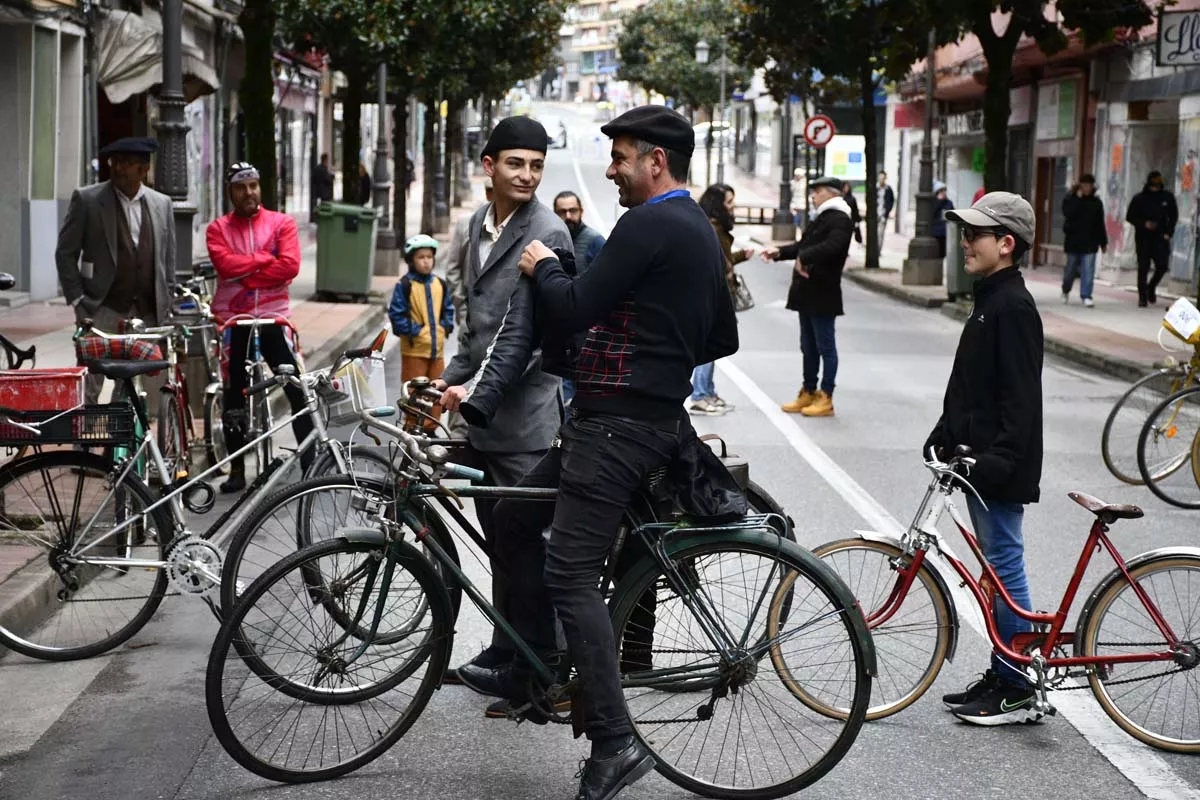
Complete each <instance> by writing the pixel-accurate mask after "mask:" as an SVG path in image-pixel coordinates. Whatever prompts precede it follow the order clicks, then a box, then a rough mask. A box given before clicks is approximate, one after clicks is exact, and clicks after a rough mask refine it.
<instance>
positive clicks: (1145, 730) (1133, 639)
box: [1076, 554, 1200, 753]
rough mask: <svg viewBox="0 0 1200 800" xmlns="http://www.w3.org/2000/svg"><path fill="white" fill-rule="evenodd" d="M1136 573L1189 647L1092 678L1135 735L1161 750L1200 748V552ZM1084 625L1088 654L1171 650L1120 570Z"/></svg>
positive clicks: (1081, 637) (1082, 647)
mask: <svg viewBox="0 0 1200 800" xmlns="http://www.w3.org/2000/svg"><path fill="white" fill-rule="evenodd" d="M1130 574H1131V577H1132V578H1133V579H1134V580H1135V581H1136V582H1137V584H1138V585H1139V586H1140V587H1141V588H1142V590H1143V591H1144V592H1145V593H1146V595H1147V596H1148V597H1149V598H1150V600H1151V602H1153V604H1154V606H1155V607H1156V608H1157V609H1158V611H1159V613H1160V614H1161V615H1162V618H1163V620H1164V621H1165V622H1166V623H1167V625H1168V626H1170V629H1171V630H1172V631H1173V632H1174V634H1175V636H1176V637H1178V639H1179V641H1180V645H1181V652H1180V654H1179V655H1178V656H1177V657H1176V658H1175V660H1172V661H1143V662H1132V663H1126V664H1113V665H1108V666H1098V667H1096V668H1095V669H1093V670H1091V671H1090V674H1089V676H1088V681H1089V683H1091V687H1092V692H1093V693H1094V694H1095V695H1096V699H1097V700H1099V701H1100V705H1101V707H1102V708H1103V709H1104V710H1105V712H1106V713H1107V714H1108V715H1109V716H1110V717H1112V720H1113V722H1115V723H1117V725H1119V726H1120V727H1121V728H1122V729H1123V730H1124V731H1125V732H1126V733H1128V734H1129V735H1131V736H1133V737H1134V738H1136V739H1139V740H1141V741H1143V742H1145V743H1146V744H1148V745H1150V746H1152V747H1157V748H1159V749H1161V750H1170V751H1171V752H1175V753H1200V716H1197V714H1196V709H1197V708H1200V686H1198V685H1197V683H1196V675H1194V674H1193V671H1194V670H1195V668H1196V666H1197V662H1198V661H1200V619H1197V615H1196V607H1197V605H1200V558H1197V557H1195V556H1190V555H1172V554H1164V555H1163V556H1161V557H1159V558H1156V559H1153V560H1151V561H1149V562H1147V563H1145V564H1142V565H1140V566H1138V567H1135V568H1134V569H1133V570H1131V572H1130ZM1079 628H1080V632H1079V633H1078V634H1076V637H1077V638H1076V641H1077V645H1076V647H1077V651H1078V653H1079V654H1080V655H1084V656H1129V655H1148V654H1150V653H1161V652H1163V651H1165V650H1168V649H1169V647H1168V644H1167V642H1166V639H1165V637H1164V636H1163V634H1162V632H1161V631H1159V629H1158V626H1157V625H1156V624H1155V623H1154V621H1153V620H1152V619H1151V617H1150V614H1149V612H1147V611H1146V607H1145V605H1143V603H1142V601H1141V600H1140V599H1139V598H1138V597H1137V595H1136V594H1135V592H1134V591H1133V585H1132V584H1131V583H1130V582H1129V581H1128V580H1126V579H1125V576H1124V575H1120V574H1118V575H1117V576H1116V577H1115V578H1113V579H1112V580H1111V582H1110V584H1109V585H1108V586H1107V588H1105V589H1102V590H1101V592H1100V594H1099V597H1098V599H1097V600H1096V603H1095V604H1094V605H1093V606H1092V609H1091V611H1090V612H1089V613H1088V616H1087V619H1086V620H1081V621H1080V626H1079ZM1189 708H1190V709H1191V711H1189V710H1188V709H1189Z"/></svg>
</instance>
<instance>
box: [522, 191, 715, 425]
mask: <svg viewBox="0 0 1200 800" xmlns="http://www.w3.org/2000/svg"><path fill="white" fill-rule="evenodd" d="M534 277H535V278H536V279H537V285H538V316H539V319H540V320H541V321H542V323H543V324H544V325H547V326H549V327H550V328H552V329H555V330H557V331H558V332H560V333H561V334H564V335H569V334H571V333H574V332H576V331H587V336H586V338H585V339H584V342H583V345H582V347H581V349H580V351H579V356H578V358H577V360H576V363H575V370H574V378H575V399H574V400H573V401H572V405H573V407H574V408H577V409H579V410H581V411H592V412H595V413H602V414H613V415H616V416H624V417H633V418H636V419H651V420H659V419H675V418H677V417H678V415H679V413H680V406H681V405H682V404H683V401H684V400H685V399H686V398H687V397H688V396H689V395H690V394H691V377H692V368H693V367H695V366H696V365H697V364H706V363H708V362H710V361H715V360H716V359H718V358H722V357H723V356H727V355H730V354H731V353H734V352H737V349H738V333H737V320H736V318H735V316H734V311H733V303H732V301H731V300H730V297H729V289H728V288H727V286H726V283H725V257H724V255H723V254H722V253H721V245H720V244H719V243H718V242H717V235H716V234H715V233H714V232H713V229H712V225H711V224H709V221H708V217H706V216H705V214H704V212H703V211H701V210H700V207H699V206H698V205H696V202H695V201H694V200H692V199H691V198H690V197H672V198H669V199H667V200H663V201H661V202H657V203H646V204H644V205H640V206H637V207H636V208H632V209H630V210H629V211H628V212H626V213H625V214H624V215H623V216H622V217H621V218H620V220H618V221H617V225H616V227H615V228H613V232H612V235H611V236H610V237H609V238H608V241H607V243H606V244H605V245H604V248H603V249H602V250H601V251H600V253H599V255H598V256H597V257H596V259H595V260H594V261H593V262H592V264H591V265H590V267H589V268H588V271H587V272H586V273H584V274H583V275H582V276H580V277H578V278H572V277H571V276H570V275H568V274H567V273H566V272H565V271H564V270H563V268H562V265H561V264H560V263H559V262H558V260H557V259H552V258H547V259H543V260H542V261H540V262H539V263H538V265H537V269H536V271H535V273H534Z"/></svg>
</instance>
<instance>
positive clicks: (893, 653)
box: [772, 539, 953, 720]
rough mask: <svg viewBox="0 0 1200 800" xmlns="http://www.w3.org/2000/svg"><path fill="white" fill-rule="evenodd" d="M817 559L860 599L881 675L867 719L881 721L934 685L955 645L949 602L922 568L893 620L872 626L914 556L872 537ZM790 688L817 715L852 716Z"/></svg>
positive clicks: (829, 548) (846, 542)
mask: <svg viewBox="0 0 1200 800" xmlns="http://www.w3.org/2000/svg"><path fill="white" fill-rule="evenodd" d="M813 555H815V556H817V557H819V558H821V559H823V560H824V561H825V563H827V564H828V565H829V566H830V567H832V568H833V571H834V572H836V573H837V575H838V577H839V578H841V579H842V580H843V581H844V582H845V583H846V585H847V587H849V589H850V592H851V594H853V595H854V596H855V597H856V598H858V603H859V606H861V607H862V609H863V614H864V615H865V616H866V618H867V625H868V627H870V628H871V638H872V639H873V640H874V641H875V658H876V663H877V666H878V671H877V672H876V676H875V681H874V685H873V687H872V690H871V706H870V708H868V709H867V719H868V720H876V719H882V718H883V717H887V716H891V715H892V714H895V713H896V712H898V711H902V710H904V709H905V708H908V707H909V706H910V705H912V704H913V703H914V702H916V701H917V699H918V698H920V697H921V695H923V694H925V692H926V690H928V689H929V687H930V686H932V685H933V682H934V680H935V679H936V678H937V676H938V672H940V671H941V669H942V663H943V662H944V661H945V660H946V650H947V648H948V647H949V646H950V625H951V624H953V620H951V618H950V604H949V602H948V601H947V600H946V597H945V596H944V595H943V594H942V590H941V588H940V587H939V585H938V582H937V579H936V578H935V577H934V576H933V573H932V572H931V571H930V569H931V568H930V566H929V565H928V564H927V563H926V564H922V565H921V569H919V570H918V571H917V574H916V575H915V576H913V581H912V584H911V585H910V587H909V589H908V592H907V594H905V596H904V598H903V600H902V604H901V605H900V606H899V607H898V608H897V609H896V610H895V612H894V613H893V614H892V616H891V617H890V618H888V619H887V620H886V621H882V622H880V623H879V624H878V625H872V624H871V621H870V620H871V617H872V615H874V614H875V613H877V612H879V611H881V610H883V609H884V608H886V607H887V606H888V600H889V599H891V596H892V592H893V591H895V590H896V589H897V588H898V587H899V585H900V583H901V582H902V581H903V579H904V575H903V572H902V570H905V569H907V568H908V566H909V564H911V563H912V558H911V557H910V556H907V555H905V554H904V551H903V550H901V549H900V548H899V547H896V546H895V545H891V544H886V543H884V542H872V541H869V540H867V539H843V540H842V541H837V542H829V543H828V544H823V545H821V546H820V547H817V548H815V549H814V550H813ZM774 613H775V612H774V610H772V614H774ZM787 680H788V679H787V678H785V681H787ZM789 688H790V689H792V690H793V691H795V692H797V693H798V695H797V696H798V697H799V698H800V700H801V701H802V702H805V703H807V704H810V705H809V707H810V708H812V709H813V710H814V711H818V712H821V713H829V714H847V713H849V709H848V708H846V707H837V708H830V707H826V706H823V705H822V704H821V703H820V702H819V701H818V700H817V699H816V698H815V697H813V696H812V695H810V694H809V693H808V692H807V691H805V689H804V687H803V686H802V685H799V684H794V685H793V684H792V683H791V682H790V681H789Z"/></svg>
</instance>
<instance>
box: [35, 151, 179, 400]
mask: <svg viewBox="0 0 1200 800" xmlns="http://www.w3.org/2000/svg"><path fill="white" fill-rule="evenodd" d="M157 149H158V145H157V143H155V141H154V140H153V139H148V138H141V137H132V138H126V139H118V140H117V141H115V142H113V143H112V144H110V145H108V146H107V147H105V148H104V149H102V150H101V151H100V156H101V157H107V158H108V166H109V170H110V173H111V177H110V178H109V179H108V180H107V181H105V182H104V183H99V184H96V185H95V186H86V187H84V188H82V189H76V190H75V192H74V193H73V194H72V195H71V203H70V205H69V206H68V207H67V218H66V219H65V220H64V221H63V226H62V230H60V231H59V232H58V248H57V249H56V250H55V253H54V260H55V263H56V265H57V267H58V280H59V282H60V283H61V284H62V290H63V296H64V297H65V298H66V299H67V302H68V303H70V304H71V305H72V306H74V307H75V317H76V319H78V320H83V319H86V318H89V317H90V318H91V319H92V320H93V321H94V323H95V325H96V327H97V328H99V329H100V330H102V331H106V332H114V331H115V330H116V328H117V324H118V323H119V322H120V321H121V320H125V319H130V318H131V317H138V318H140V319H143V320H146V321H147V322H148V323H149V324H151V325H153V324H156V323H158V322H159V321H163V320H166V319H167V317H168V316H170V309H171V292H172V291H174V284H175V221H174V214H173V211H172V208H171V198H169V197H167V196H166V195H165V194H162V193H161V192H156V191H154V190H153V189H151V188H149V187H148V186H146V184H145V180H146V175H147V174H148V173H149V171H150V154H151V153H153V152H155V151H156V150H157ZM103 383H104V378H103V377H102V376H99V375H89V376H88V380H87V387H86V391H85V399H86V400H87V402H89V403H94V402H96V400H97V398H98V397H99V396H100V388H101V386H102V385H103Z"/></svg>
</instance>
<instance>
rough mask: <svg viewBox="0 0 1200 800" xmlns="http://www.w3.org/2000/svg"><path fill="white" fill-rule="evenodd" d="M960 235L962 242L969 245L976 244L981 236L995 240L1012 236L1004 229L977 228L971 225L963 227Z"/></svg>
mask: <svg viewBox="0 0 1200 800" xmlns="http://www.w3.org/2000/svg"><path fill="white" fill-rule="evenodd" d="M960 234H961V236H962V240H963V241H964V242H968V243H971V242H974V241H975V240H976V239H978V238H979V237H980V236H991V237H993V238H995V239H1003V238H1004V237H1005V236H1011V235H1012V234H1011V233H1009V232H1008V230H1006V229H1004V228H975V227H972V226H970V225H964V226H962V229H961V230H960Z"/></svg>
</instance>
